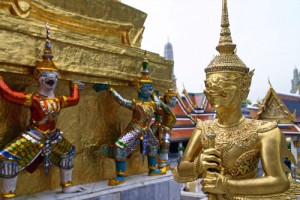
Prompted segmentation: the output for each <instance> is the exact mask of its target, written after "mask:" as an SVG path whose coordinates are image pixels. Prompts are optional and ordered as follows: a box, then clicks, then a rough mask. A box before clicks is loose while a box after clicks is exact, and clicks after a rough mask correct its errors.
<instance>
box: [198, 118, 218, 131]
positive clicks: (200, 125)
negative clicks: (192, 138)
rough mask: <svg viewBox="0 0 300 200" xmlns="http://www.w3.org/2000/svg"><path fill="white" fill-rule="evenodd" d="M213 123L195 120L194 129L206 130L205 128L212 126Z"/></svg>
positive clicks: (211, 121)
mask: <svg viewBox="0 0 300 200" xmlns="http://www.w3.org/2000/svg"><path fill="white" fill-rule="evenodd" d="M213 122H214V121H213V120H206V121H202V120H200V119H197V125H196V128H197V129H199V130H206V129H207V128H209V127H211V126H212V124H213Z"/></svg>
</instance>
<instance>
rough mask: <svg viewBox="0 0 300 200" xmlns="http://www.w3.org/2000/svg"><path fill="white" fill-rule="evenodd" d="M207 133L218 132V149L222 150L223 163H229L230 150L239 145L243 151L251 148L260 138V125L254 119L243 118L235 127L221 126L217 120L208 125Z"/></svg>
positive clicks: (216, 142)
mask: <svg viewBox="0 0 300 200" xmlns="http://www.w3.org/2000/svg"><path fill="white" fill-rule="evenodd" d="M207 133H214V134H216V140H215V144H216V149H218V150H219V151H221V152H222V155H223V159H222V160H223V164H224V165H227V164H228V158H229V151H230V150H231V149H232V148H234V147H238V148H239V149H240V150H241V153H242V152H245V151H248V150H251V149H252V148H253V146H254V145H255V143H256V141H257V138H258V126H257V124H256V122H255V121H254V120H243V121H242V122H241V123H240V124H238V125H236V126H233V127H220V126H219V125H218V124H217V120H215V121H213V122H212V123H210V124H209V125H208V126H207Z"/></svg>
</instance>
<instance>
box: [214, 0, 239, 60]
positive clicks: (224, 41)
mask: <svg viewBox="0 0 300 200" xmlns="http://www.w3.org/2000/svg"><path fill="white" fill-rule="evenodd" d="M221 27H222V28H221V33H220V40H219V44H218V46H217V47H216V49H217V51H218V52H219V53H220V54H222V53H229V54H233V53H234V50H235V47H236V45H235V44H233V43H232V38H231V32H230V29H229V19H228V8H227V0H223V4H222V21H221Z"/></svg>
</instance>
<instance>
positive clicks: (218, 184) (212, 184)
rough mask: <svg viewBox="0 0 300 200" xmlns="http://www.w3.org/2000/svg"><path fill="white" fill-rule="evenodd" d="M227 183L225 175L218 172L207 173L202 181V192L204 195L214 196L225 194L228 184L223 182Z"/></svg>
mask: <svg viewBox="0 0 300 200" xmlns="http://www.w3.org/2000/svg"><path fill="white" fill-rule="evenodd" d="M224 181H227V180H226V179H225V177H224V175H222V174H220V173H216V172H207V174H206V177H205V178H203V179H202V181H201V185H202V191H203V192H204V193H206V192H207V193H213V194H225V193H226V191H225V190H226V188H224V185H225V186H226V183H225V184H224V183H223V182H224Z"/></svg>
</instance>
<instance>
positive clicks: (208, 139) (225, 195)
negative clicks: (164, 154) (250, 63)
mask: <svg viewBox="0 0 300 200" xmlns="http://www.w3.org/2000/svg"><path fill="white" fill-rule="evenodd" d="M221 27H222V28H221V34H220V35H221V37H220V41H219V44H218V46H217V47H216V49H217V51H218V52H219V53H220V55H218V56H216V57H215V58H214V59H213V60H212V61H211V63H210V64H209V65H208V67H207V68H206V69H205V73H206V80H205V86H206V89H205V91H204V93H205V95H206V97H207V99H208V101H209V102H210V104H211V105H212V106H213V107H214V108H215V110H216V112H217V119H215V120H207V121H204V122H203V121H200V120H198V123H197V126H196V128H195V129H194V131H193V133H192V136H191V138H190V140H189V142H188V145H187V147H186V149H185V152H184V154H183V157H182V159H181V161H180V163H179V165H178V166H177V167H175V168H174V170H173V175H174V179H175V180H176V181H178V182H189V181H194V180H196V179H198V178H203V179H202V181H201V184H202V190H203V192H206V193H208V199H286V198H287V197H289V198H288V199H296V196H295V193H298V192H296V191H297V190H299V189H298V188H297V184H296V183H293V182H290V181H289V180H288V178H287V175H286V171H285V169H286V168H285V166H284V163H283V158H284V157H288V158H289V159H290V160H294V158H293V156H292V154H291V153H290V152H289V150H288V149H287V146H286V141H285V139H284V137H283V135H282V133H281V132H280V130H279V129H278V128H277V124H276V123H275V122H265V121H260V120H254V119H246V118H245V117H244V116H243V115H242V112H241V103H242V101H244V100H246V98H247V96H248V93H249V88H250V85H251V79H252V76H253V73H254V70H252V71H250V72H249V68H247V67H246V65H245V64H244V63H243V62H242V61H241V60H240V58H239V57H238V56H237V55H236V51H235V49H236V45H235V44H233V43H232V39H231V33H230V29H229V20H228V10H227V1H226V0H223V6H222V24H221ZM259 160H261V163H262V167H263V171H264V175H263V176H262V177H258V176H257V171H258V162H259Z"/></svg>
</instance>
